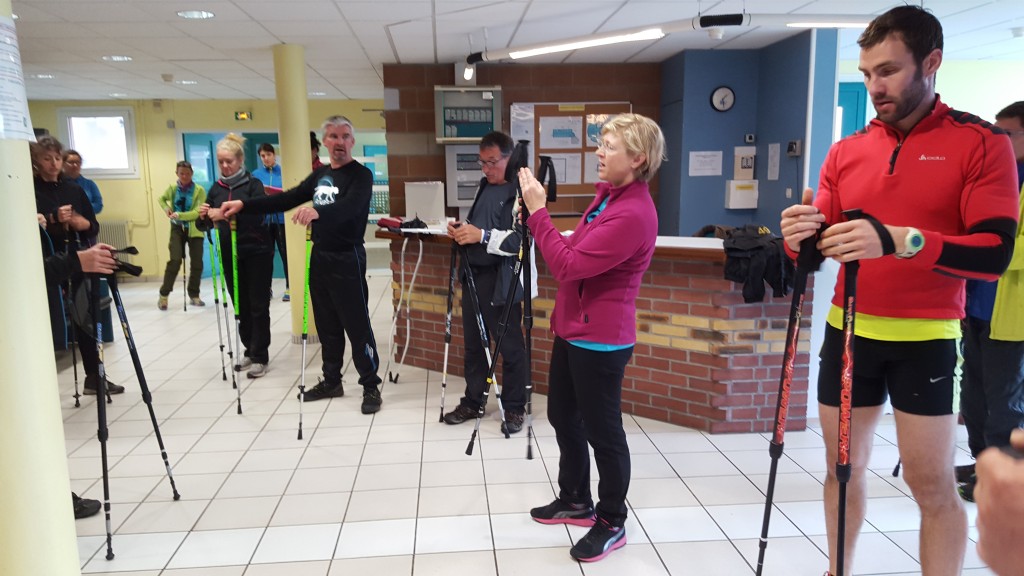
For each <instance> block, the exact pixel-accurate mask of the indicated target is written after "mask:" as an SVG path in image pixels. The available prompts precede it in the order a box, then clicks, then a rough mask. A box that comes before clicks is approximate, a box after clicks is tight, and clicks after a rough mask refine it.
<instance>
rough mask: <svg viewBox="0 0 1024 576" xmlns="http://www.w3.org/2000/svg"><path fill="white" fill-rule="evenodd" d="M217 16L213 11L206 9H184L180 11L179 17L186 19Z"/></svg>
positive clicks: (203, 18) (205, 18)
mask: <svg viewBox="0 0 1024 576" xmlns="http://www.w3.org/2000/svg"><path fill="white" fill-rule="evenodd" d="M214 16H216V14H214V13H213V12H207V11H206V10H182V11H180V12H178V17H179V18H184V19H186V20H209V19H210V18H213V17H214Z"/></svg>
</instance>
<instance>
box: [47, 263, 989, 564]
mask: <svg viewBox="0 0 1024 576" xmlns="http://www.w3.org/2000/svg"><path fill="white" fill-rule="evenodd" d="M370 286H371V294H372V300H371V302H370V306H371V309H372V310H373V324H374V329H375V332H376V334H377V337H378V340H379V341H380V343H381V346H380V348H381V349H380V352H381V354H382V355H383V354H386V353H387V340H388V330H389V328H390V320H391V303H390V276H389V274H388V273H386V272H383V273H377V274H372V275H371V277H370ZM281 290H283V285H282V283H281V282H280V281H275V292H277V293H278V294H280V292H281ZM122 295H123V298H124V301H125V306H126V309H127V313H128V315H129V318H128V319H129V322H130V325H131V328H132V330H133V332H134V336H135V340H136V344H137V347H138V350H139V355H140V357H141V359H142V363H143V366H144V367H145V376H146V379H147V381H148V385H149V387H150V389H151V390H152V391H153V409H154V410H155V413H156V416H157V418H158V420H159V422H160V431H161V433H162V435H163V440H164V443H165V445H166V450H167V455H168V458H169V459H170V463H171V465H172V466H173V474H174V480H175V482H176V485H177V488H178V490H179V491H180V493H181V500H180V501H177V502H175V501H172V499H171V489H170V486H169V482H168V479H167V476H166V471H165V469H164V465H163V462H162V461H161V458H160V451H159V449H158V446H157V443H156V440H155V437H154V434H153V427H152V424H151V422H150V418H149V412H148V410H147V408H146V406H145V405H144V404H143V402H142V401H141V396H140V394H139V386H138V384H137V383H136V381H135V379H134V377H133V376H134V371H133V369H132V364H131V361H130V356H129V353H128V348H127V346H126V345H125V342H124V338H123V337H122V336H121V334H118V335H117V338H116V341H115V343H113V344H110V345H108V346H107V347H106V350H105V357H106V365H107V371H108V373H109V374H110V377H111V379H112V380H114V381H116V382H118V383H121V384H124V385H126V386H127V388H128V392H127V393H125V394H124V395H122V396H117V397H115V398H114V403H113V404H111V405H109V409H108V418H109V423H110V440H109V441H108V443H107V453H108V464H109V467H110V477H111V482H110V499H111V502H112V512H111V521H112V526H113V529H114V538H113V547H114V552H115V554H116V558H115V559H114V560H112V561H107V560H106V559H105V558H104V550H103V547H104V534H105V532H106V530H105V526H104V522H103V516H102V515H97V516H94V517H92V518H89V519H86V520H79V521H78V522H77V528H78V534H79V550H80V554H81V560H82V567H83V572H84V573H89V574H102V573H118V574H132V575H136V576H142V575H146V576H155V575H158V574H163V575H168V576H170V575H175V576H186V575H188V576H199V575H202V576H241V575H243V574H244V575H245V576H274V575H287V576H339V575H342V574H345V575H348V574H376V575H380V576H392V575H401V574H406V575H412V576H426V575H435V574H436V575H441V574H451V573H453V572H457V573H462V574H477V575H481V576H482V575H499V574H500V575H504V576H508V575H514V574H530V575H531V576H548V575H550V576H558V575H574V576H579V575H580V574H581V573H582V574H584V575H586V576H601V575H613V574H614V575H621V574H629V575H631V576H632V575H637V576H642V575H687V576H689V575H700V576H716V575H723V576H724V575H729V576H732V575H736V574H749V573H752V572H753V568H752V566H753V565H754V563H755V562H756V558H757V551H758V543H757V537H758V536H759V532H760V526H761V516H762V513H763V507H764V494H763V490H765V486H766V485H767V472H768V465H769V458H768V454H767V446H768V441H767V439H766V437H765V436H763V435H760V434H745V435H729V436H709V435H705V434H702V433H700V432H697V431H694V430H688V429H685V428H680V427H677V426H671V425H668V424H664V423H660V422H654V421H650V420H645V419H642V418H633V417H630V416H627V417H626V418H625V425H626V431H627V433H628V434H629V443H630V448H631V452H632V454H633V481H632V486H631V489H630V496H629V504H630V507H631V514H630V518H629V521H628V523H627V534H628V538H629V545H627V546H626V547H625V549H624V550H622V551H619V552H616V553H615V554H612V555H611V556H610V557H608V558H607V559H606V560H604V561H602V562H598V563H596V564H592V565H581V564H577V563H576V562H574V561H573V560H571V559H570V558H569V555H568V553H567V552H568V548H569V546H571V544H572V542H573V541H574V539H577V538H579V537H580V536H581V535H582V534H583V532H584V530H583V529H579V528H576V527H569V528H568V529H566V528H565V527H552V526H543V525H540V524H536V523H534V522H532V521H531V520H530V518H529V515H528V513H527V512H528V510H529V508H530V507H532V506H536V505H538V504H543V503H546V502H547V501H549V500H550V499H551V498H552V497H553V495H554V494H555V488H554V487H553V483H554V479H555V477H556V474H557V462H558V450H557V446H556V445H555V443H554V437H553V431H552V430H551V428H550V426H549V425H548V424H547V422H546V420H545V418H544V416H543V415H544V408H545V398H544V397H543V396H539V395H538V396H536V397H535V399H534V414H535V421H534V426H535V430H536V434H537V438H536V446H535V447H534V455H535V458H534V459H533V460H527V459H525V455H526V439H525V435H518V436H516V437H514V438H513V439H511V440H505V439H504V438H503V437H501V435H500V434H499V432H498V422H497V421H496V420H494V419H488V420H486V421H485V422H484V423H483V426H482V428H481V441H480V443H479V444H478V445H477V446H476V450H475V451H474V453H473V455H472V456H467V455H466V454H465V449H466V444H467V442H468V440H469V435H470V431H471V427H470V425H468V424H467V425H463V426H447V425H444V424H440V423H438V422H437V413H438V402H439V397H440V389H441V386H440V375H439V374H437V373H433V372H427V371H425V370H420V369H415V368H407V367H403V368H401V370H400V374H401V377H400V380H399V382H398V383H397V384H392V383H387V384H386V385H385V387H384V391H383V396H384V406H383V410H382V411H381V412H379V413H378V414H376V415H373V416H364V415H362V414H360V413H359V398H358V397H357V395H356V394H355V393H356V392H357V391H358V387H357V386H355V385H354V383H352V384H349V385H348V388H349V395H347V396H345V397H342V398H337V399H333V400H330V401H324V402H315V403H309V404H306V405H304V406H303V424H304V426H303V439H302V440H298V439H297V427H298V411H299V406H298V403H297V401H296V399H295V393H296V385H297V383H298V379H299V369H300V363H301V362H300V359H301V347H300V346H297V345H293V344H291V343H290V338H289V335H288V331H289V327H290V321H289V316H288V306H287V305H286V304H283V303H281V302H280V301H279V300H277V299H275V300H274V302H273V304H272V306H271V313H272V316H273V326H272V331H273V345H272V347H271V356H272V360H271V363H270V373H269V374H268V375H267V376H266V377H265V378H262V379H259V380H247V379H245V378H244V377H243V378H242V379H241V380H240V384H241V385H242V399H241V403H242V408H243V414H241V415H239V414H237V398H236V392H235V391H234V390H232V388H231V383H230V381H228V382H225V381H223V380H222V379H221V357H220V353H219V350H218V338H217V323H216V319H215V313H217V310H216V309H215V308H214V307H213V306H212V304H213V294H212V290H211V288H210V286H209V284H204V286H203V297H204V299H206V300H207V301H208V302H209V303H210V304H211V306H208V307H206V308H191V307H190V308H189V310H188V312H183V311H182V310H181V309H180V308H174V307H173V306H172V307H171V309H170V310H168V311H166V312H160V311H158V310H157V309H156V297H157V285H156V284H155V283H134V284H125V285H123V287H122ZM180 296H181V294H180V292H174V293H173V294H172V296H171V303H172V304H174V303H175V298H176V297H180ZM439 338H440V336H439ZM318 353H319V347H318V346H315V345H314V346H310V347H309V350H308V357H307V362H308V366H309V367H310V368H309V369H308V370H307V383H310V384H312V383H313V382H315V378H316V376H317V368H318V367H319V364H320V358H319V354H318ZM59 363H60V365H61V367H62V368H63V369H62V371H61V373H60V382H61V392H62V397H63V414H64V420H65V439H66V443H67V451H68V461H69V468H70V471H71V478H72V480H71V484H72V488H73V489H74V490H75V491H77V492H79V493H80V494H82V495H84V496H87V497H91V498H98V499H102V497H103V490H102V483H101V482H100V475H101V473H100V470H101V466H100V451H99V445H98V442H97V441H96V440H95V434H96V411H95V399H94V398H92V397H87V398H84V399H83V402H82V407H81V408H74V407H73V400H72V397H71V395H72V388H73V386H72V374H71V370H70V368H69V358H68V357H67V356H66V355H65V356H62V357H61V358H60V360H59ZM348 382H353V380H352V379H349V380H348ZM448 386H449V388H448V394H447V400H448V403H449V406H451V405H452V404H453V403H454V402H457V401H458V400H457V399H458V396H459V393H460V392H461V390H462V386H463V382H462V381H461V380H460V379H458V378H454V377H451V378H449V381H448ZM961 440H962V438H961ZM893 442H894V434H893V427H892V424H891V422H887V423H886V424H883V426H882V427H881V428H880V429H879V433H878V435H877V436H876V437H875V447H874V451H873V455H872V461H871V463H870V467H871V469H872V476H871V478H870V482H869V497H870V499H871V501H870V505H869V510H868V515H867V522H866V524H865V526H864V534H863V536H862V537H861V540H860V545H859V546H858V549H857V552H858V557H857V561H856V565H855V568H856V573H857V574H895V575H904V576H909V575H912V574H919V573H920V565H919V563H918V561H917V554H918V552H917V538H918V532H917V527H918V526H917V522H918V513H917V510H916V507H915V505H914V503H913V501H912V500H911V499H910V498H909V497H908V496H907V492H908V490H907V488H906V486H905V484H903V482H902V479H900V478H893V477H892V476H891V470H892V467H893V465H894V464H895V462H896V451H895V446H894V444H893ZM960 457H961V459H966V453H964V452H963V451H962V450H961V453H960ZM827 465H828V464H827V463H826V462H825V458H824V450H823V448H822V445H821V437H820V434H819V433H818V431H816V430H814V429H811V430H808V431H805V432H793V433H789V434H787V436H786V451H785V454H784V456H783V458H782V460H781V461H780V465H779V478H778V484H777V489H776V495H775V502H776V509H775V512H774V513H773V516H772V524H771V527H772V530H771V535H772V539H771V541H770V543H769V546H768V552H767V558H766V560H767V564H766V569H765V574H766V575H784V576H792V575H794V574H813V575H817V574H821V572H822V571H824V569H825V567H826V559H825V556H824V555H823V553H822V549H823V547H824V536H823V535H824V533H825V525H824V518H823V514H822V510H821V501H820V499H821V478H822V476H823V473H824V470H825V469H826V466H827ZM968 510H969V513H970V518H971V519H972V522H971V524H972V526H973V518H974V513H975V510H974V507H973V505H969V507H968ZM971 535H972V537H976V531H975V530H974V529H973V528H972V529H971ZM964 574H973V575H984V574H991V573H990V572H989V571H988V570H987V569H985V568H984V567H983V565H982V563H981V562H980V561H979V560H978V558H977V555H976V553H975V552H974V546H973V544H969V546H968V558H967V566H966V569H965V570H964Z"/></svg>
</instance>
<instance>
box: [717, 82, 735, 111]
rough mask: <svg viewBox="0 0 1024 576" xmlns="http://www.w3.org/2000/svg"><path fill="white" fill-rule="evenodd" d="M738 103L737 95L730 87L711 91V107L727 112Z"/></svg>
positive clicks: (721, 87)
mask: <svg viewBox="0 0 1024 576" xmlns="http://www.w3.org/2000/svg"><path fill="white" fill-rule="evenodd" d="M735 103H736V93H735V92H733V91H732V88H729V87H728V86H719V87H718V88H715V89H714V90H712V91H711V107H712V108H714V109H715V110H718V111H719V112H726V111H728V110H729V109H730V108H732V106H733V104H735Z"/></svg>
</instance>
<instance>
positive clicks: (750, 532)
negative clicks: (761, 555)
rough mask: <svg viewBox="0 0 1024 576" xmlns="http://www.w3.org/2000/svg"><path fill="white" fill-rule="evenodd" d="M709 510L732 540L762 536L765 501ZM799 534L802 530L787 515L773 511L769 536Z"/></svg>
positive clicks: (716, 507) (710, 508)
mask: <svg viewBox="0 0 1024 576" xmlns="http://www.w3.org/2000/svg"><path fill="white" fill-rule="evenodd" d="M707 511H708V514H710V515H711V517H712V518H714V520H715V522H716V523H717V524H718V526H719V527H721V529H722V531H723V532H725V535H726V536H728V537H729V539H730V540H742V539H746V538H758V537H760V536H761V525H762V521H763V519H764V503H761V504H733V505H730V506H708V507H707ZM799 535H800V531H799V530H798V529H797V527H796V526H794V525H793V523H792V522H790V521H789V520H788V519H787V518H786V517H785V516H783V515H782V514H778V513H777V512H773V513H772V519H771V524H770V525H769V527H768V536H769V537H781V536H799Z"/></svg>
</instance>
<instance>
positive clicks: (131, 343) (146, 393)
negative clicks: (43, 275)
mask: <svg viewBox="0 0 1024 576" xmlns="http://www.w3.org/2000/svg"><path fill="white" fill-rule="evenodd" d="M121 267H122V268H124V264H123V263H122V264H121ZM137 270H138V272H140V273H141V272H142V269H141V268H137ZM129 273H133V272H129ZM107 282H108V283H109V284H110V295H111V296H112V297H113V299H114V307H115V308H116V309H117V318H118V319H119V320H120V321H121V330H122V331H123V332H124V339H125V342H127V343H128V352H129V353H130V355H131V357H132V365H133V366H134V367H135V376H136V377H137V378H138V380H139V388H140V389H141V390H142V401H143V402H145V404H146V408H148V409H149V420H150V422H152V424H153V435H154V436H156V443H157V445H158V446H159V447H160V457H161V458H163V461H164V470H166V471H167V479H168V480H170V482H171V493H172V494H173V495H174V499H175V500H180V499H181V494H178V488H177V486H175V485H174V473H173V471H172V470H171V462H170V460H168V458H167V448H165V447H164V439H163V436H161V434H160V424H159V423H158V422H157V419H156V412H155V411H154V410H153V394H152V392H150V390H149V384H147V383H146V374H145V373H144V372H143V371H142V361H141V360H140V359H139V351H138V349H137V348H136V347H135V338H134V337H133V336H132V329H131V327H130V326H129V325H128V315H127V314H126V313H125V311H124V302H123V301H122V300H121V291H120V290H119V289H118V287H117V274H116V273H115V274H110V275H108V276H107Z"/></svg>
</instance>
